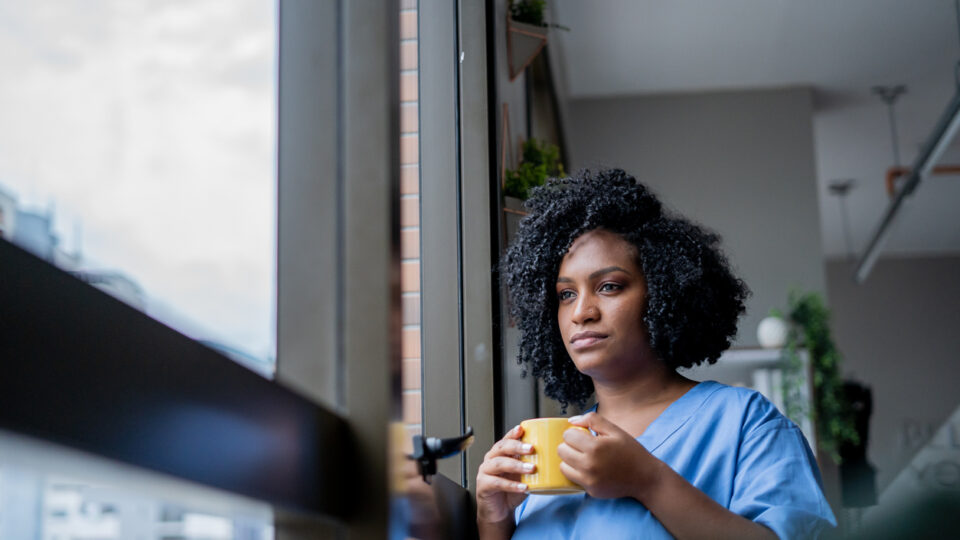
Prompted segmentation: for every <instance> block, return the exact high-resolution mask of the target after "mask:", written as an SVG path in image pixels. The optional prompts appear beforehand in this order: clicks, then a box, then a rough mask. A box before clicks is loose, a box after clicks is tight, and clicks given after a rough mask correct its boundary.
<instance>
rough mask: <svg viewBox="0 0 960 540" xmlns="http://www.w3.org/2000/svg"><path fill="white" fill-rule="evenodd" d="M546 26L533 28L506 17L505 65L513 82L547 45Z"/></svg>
mask: <svg viewBox="0 0 960 540" xmlns="http://www.w3.org/2000/svg"><path fill="white" fill-rule="evenodd" d="M547 30H548V28H547V27H546V26H535V25H532V24H526V23H521V22H517V21H514V20H513V19H511V18H510V17H509V16H508V17H507V65H508V66H509V68H510V80H511V81H512V80H514V79H516V78H517V76H518V75H520V74H521V73H523V70H525V69H526V68H527V66H529V65H530V62H533V59H534V58H536V57H537V55H538V54H540V51H541V50H543V47H544V45H546V44H547Z"/></svg>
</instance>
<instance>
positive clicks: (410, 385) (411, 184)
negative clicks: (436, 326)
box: [400, 0, 421, 440]
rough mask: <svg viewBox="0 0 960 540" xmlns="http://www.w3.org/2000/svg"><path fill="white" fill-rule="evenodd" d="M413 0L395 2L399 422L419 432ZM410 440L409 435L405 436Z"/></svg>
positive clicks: (417, 156) (417, 171)
mask: <svg viewBox="0 0 960 540" xmlns="http://www.w3.org/2000/svg"><path fill="white" fill-rule="evenodd" d="M417 45H418V42H417V0H401V2H400V227H401V228H400V252H401V258H402V263H401V290H402V291H403V298H402V302H403V334H402V337H401V348H402V350H403V354H402V357H403V371H402V373H403V377H402V381H403V382H402V388H403V422H404V424H405V425H406V427H407V430H408V432H410V433H411V434H415V433H416V434H418V433H420V395H421V394H420V380H421V377H420V197H419V192H420V166H419V160H420V144H419V143H420V137H419V134H418V130H419V124H420V116H419V103H418V99H419V91H418V77H417V76H418V71H417V68H418V61H417V57H418V48H417ZM408 440H409V439H408Z"/></svg>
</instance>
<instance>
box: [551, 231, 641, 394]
mask: <svg viewBox="0 0 960 540" xmlns="http://www.w3.org/2000/svg"><path fill="white" fill-rule="evenodd" d="M646 297H647V285H646V280H645V279H644V277H643V272H642V271H641V268H640V266H639V265H638V264H637V256H636V250H635V248H634V247H633V245H631V244H630V243H628V242H627V241H626V240H624V239H623V238H622V237H621V236H620V235H619V234H616V233H613V232H610V231H607V230H603V229H597V230H594V231H590V232H587V233H584V234H583V235H581V236H579V237H578V238H577V239H576V240H574V241H573V244H572V245H571V246H570V249H569V251H567V254H566V255H564V257H563V260H562V261H561V263H560V271H559V273H558V276H557V298H558V304H559V307H558V309H557V322H558V324H559V325H560V335H561V336H562V337H563V343H564V346H565V347H566V348H567V352H568V353H569V354H570V358H572V359H573V362H574V364H575V365H576V366H577V369H578V370H580V372H581V373H583V374H585V375H587V376H589V377H591V378H593V379H595V380H617V379H620V378H622V377H624V376H627V375H629V374H631V373H635V372H636V371H637V370H638V369H642V368H643V367H645V366H644V364H645V360H647V361H649V360H650V359H653V358H654V355H653V353H652V351H651V349H650V342H649V341H650V340H649V338H648V335H647V329H646V326H645V325H644V323H643V311H644V308H645V306H646Z"/></svg>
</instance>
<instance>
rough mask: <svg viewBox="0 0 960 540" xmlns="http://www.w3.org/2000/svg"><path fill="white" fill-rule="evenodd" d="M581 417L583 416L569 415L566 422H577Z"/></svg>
mask: <svg viewBox="0 0 960 540" xmlns="http://www.w3.org/2000/svg"><path fill="white" fill-rule="evenodd" d="M581 418H583V415H582V414H578V415H577V416H571V417H570V418H569V419H567V422H579V421H580V419H581Z"/></svg>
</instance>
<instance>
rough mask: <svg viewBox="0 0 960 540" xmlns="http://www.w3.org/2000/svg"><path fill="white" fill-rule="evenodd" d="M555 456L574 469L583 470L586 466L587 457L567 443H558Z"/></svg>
mask: <svg viewBox="0 0 960 540" xmlns="http://www.w3.org/2000/svg"><path fill="white" fill-rule="evenodd" d="M557 455H558V456H560V460H561V461H562V462H563V463H566V464H567V465H568V466H570V467H573V468H574V469H583V468H584V467H585V466H586V461H587V455H586V454H585V453H583V452H581V451H579V450H577V449H576V448H574V447H572V446H570V445H569V444H567V443H560V446H558V447H557ZM561 465H562V464H561ZM571 480H573V478H571Z"/></svg>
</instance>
